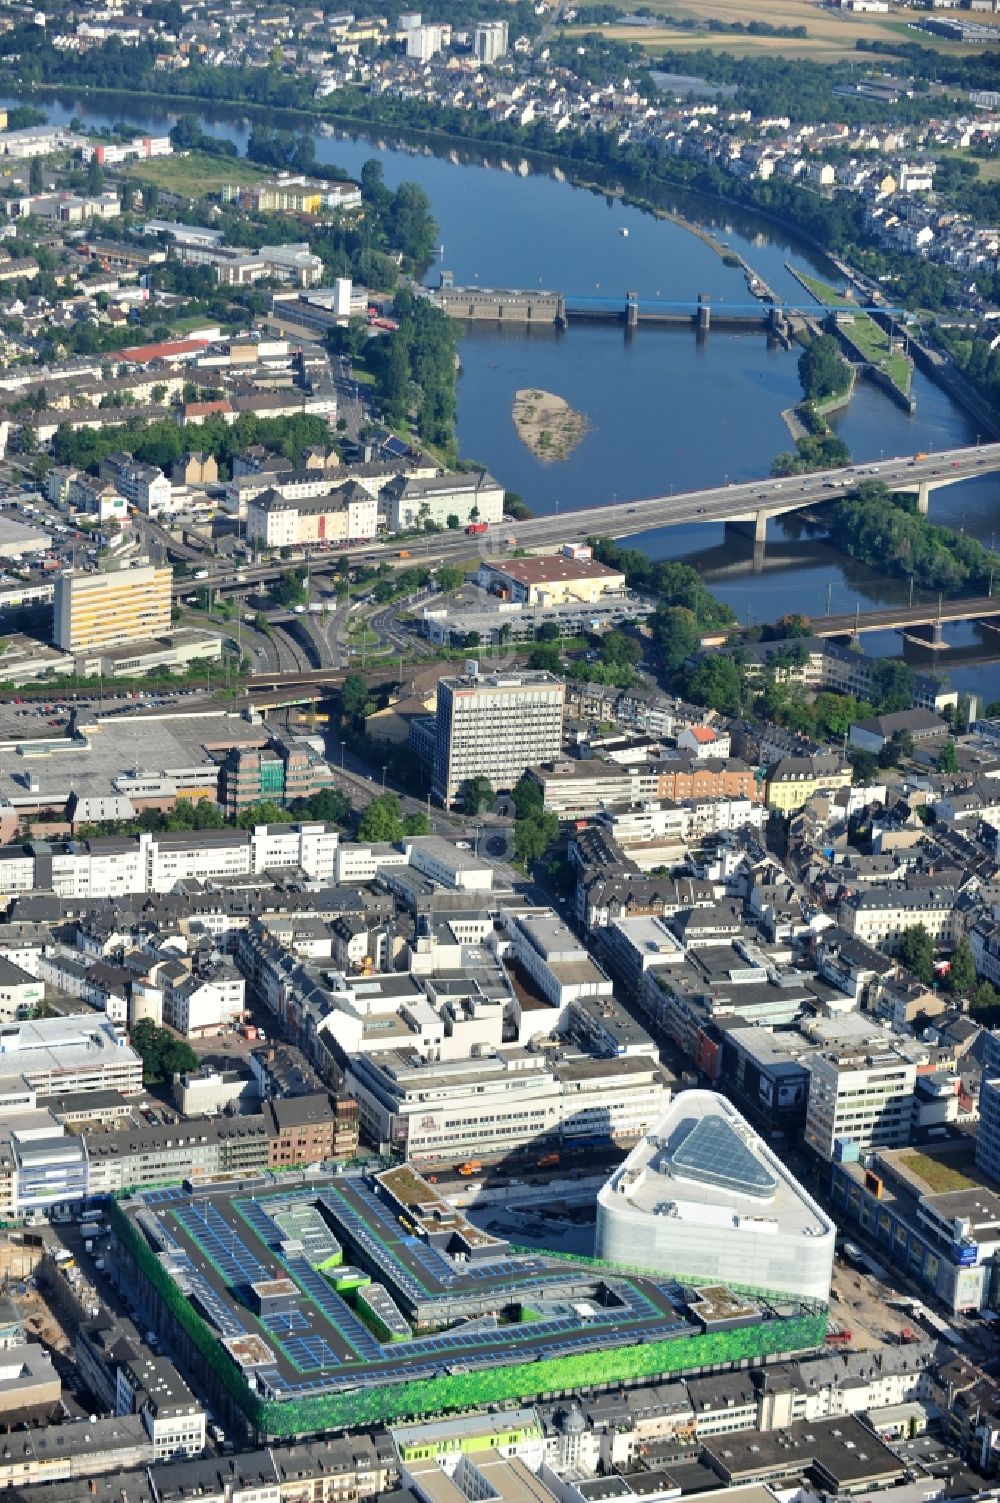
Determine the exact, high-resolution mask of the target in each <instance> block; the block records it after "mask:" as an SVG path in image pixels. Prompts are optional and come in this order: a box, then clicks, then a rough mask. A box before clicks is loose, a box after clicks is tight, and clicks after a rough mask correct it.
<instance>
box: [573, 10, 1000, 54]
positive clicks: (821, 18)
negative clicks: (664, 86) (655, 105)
mask: <svg viewBox="0 0 1000 1503" xmlns="http://www.w3.org/2000/svg"><path fill="white" fill-rule="evenodd" d="M619 3H621V4H622V5H623V7H624V8H628V9H631V8H633V6H634V8H638V4H639V0H619ZM642 5H643V9H644V10H649V11H652V12H654V13H655V14H657V15H664V16H670V17H672V18H675V19H677V20H679V21H690V20H693V21H699V22H708V21H723V22H735V21H740V22H746V21H748V20H754V21H764V22H767V24H768V25H770V26H804V27H805V30H806V35H805V36H804V37H769V36H736V35H727V34H726V33H724V32H713V31H707V30H701V29H700V28H699V29H698V30H694V31H676V30H674V29H673V28H672V27H662V28H660V27H654V26H649V27H633V26H621V25H614V24H612V25H609V26H604V27H602V28H601V33H602V35H604V36H606V37H608V38H610V39H613V40H614V41H618V42H632V43H635V44H636V45H641V46H643V47H644V48H645V49H646V50H647V51H648V52H650V53H657V52H667V51H683V52H693V51H697V50H698V49H700V48H703V47H710V48H712V49H713V50H714V51H718V52H729V53H731V54H732V55H733V56H734V57H759V56H775V57H785V58H807V59H809V60H811V61H813V62H820V63H839V62H843V61H845V60H851V61H857V60H858V56H859V54H858V52H857V48H856V43H857V42H859V41H883V42H894V41H896V42H918V43H919V44H920V45H921V46H923V47H933V48H935V49H937V50H938V51H942V52H955V53H961V54H963V55H968V54H969V53H970V52H975V50H976V48H975V47H974V46H966V45H964V44H962V43H959V42H948V41H946V40H945V39H944V38H943V37H935V36H933V35H932V34H931V33H930V32H922V31H916V30H914V29H913V28H912V27H911V26H909V25H908V24H907V23H908V22H909V21H910V20H912V18H913V12H912V11H909V10H903V9H901V8H899V7H894V8H893V10H891V11H890V13H889V14H888V15H887V16H884V15H866V14H864V13H859V14H857V15H855V14H854V13H853V12H844V11H840V10H833V9H831V8H830V7H828V6H825V5H821V4H818V3H816V0H755V4H754V5H753V7H752V9H749V8H748V7H747V4H746V0H642ZM975 19H976V20H977V21H986V22H987V23H990V24H996V25H997V40H998V43H1000V16H992V15H988V14H986V13H985V12H983V13H982V14H980V13H978V12H977V14H976V17H975ZM862 56H863V54H862Z"/></svg>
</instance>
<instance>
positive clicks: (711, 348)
mask: <svg viewBox="0 0 1000 1503" xmlns="http://www.w3.org/2000/svg"><path fill="white" fill-rule="evenodd" d="M32 97H33V102H37V103H38V104H39V106H40V107H42V108H45V109H46V110H47V111H48V113H49V116H50V118H51V119H52V120H53V121H55V122H62V121H68V120H69V119H71V118H72V117H73V116H74V115H76V116H79V117H80V118H81V119H82V120H83V121H84V122H85V123H86V124H87V125H89V126H92V127H101V126H110V125H113V124H114V123H115V122H116V121H125V122H127V123H128V124H130V125H134V126H137V127H142V128H143V129H146V130H148V131H150V132H154V133H158V132H161V131H165V130H167V129H169V127H170V126H171V125H172V124H173V123H174V121H175V120H176V118H177V111H175V110H172V109H170V108H169V107H167V106H165V105H161V104H148V103H147V104H137V103H136V102H135V101H134V100H133V99H131V98H128V99H123V100H122V101H121V104H120V105H119V104H118V102H117V101H110V100H108V99H101V100H99V101H91V100H88V99H86V98H81V97H74V96H73V95H72V94H69V93H68V94H66V95H60V96H51V95H44V96H32ZM16 102H17V101H14V100H11V101H3V100H0V103H16ZM202 124H203V127H204V128H205V130H207V131H208V132H209V133H211V134H213V135H215V136H217V137H220V138H225V139H228V140H231V141H234V142H235V143H236V144H237V146H238V147H239V149H240V150H241V151H243V150H245V147H246V139H247V135H248V133H249V125H248V123H247V122H246V121H244V120H241V119H240V118H239V116H238V114H236V113H234V112H231V111H225V110H220V111H217V112H208V113H207V114H206V115H205V116H203V117H202ZM315 141H316V155H317V157H318V159H319V160H320V161H322V162H332V163H337V164H339V165H340V166H342V167H343V168H345V169H346V170H347V171H348V172H349V173H351V174H352V175H354V176H356V175H357V174H358V172H359V171H360V168H361V165H362V163H363V162H364V161H366V160H367V159H368V158H369V157H371V156H372V155H377V156H378V157H379V158H380V160H381V161H382V164H383V170H384V174H385V180H386V182H387V184H388V185H389V186H390V187H394V186H395V185H396V184H398V183H399V182H401V181H403V180H405V179H408V180H411V181H416V182H419V183H420V184H421V185H422V186H423V187H424V188H425V189H426V191H427V193H428V194H429V196H430V199H431V203H432V205H433V210H434V214H435V216H436V218H437V221H438V224H439V226H440V231H441V235H440V238H441V242H442V245H443V254H442V255H441V257H440V258H439V259H438V261H437V262H436V263H435V266H434V267H432V269H431V271H430V272H429V273H428V280H429V281H433V280H434V279H435V278H436V276H437V275H438V274H439V272H440V268H441V267H442V266H443V267H446V268H447V269H448V270H449V271H451V272H452V273H453V274H454V278H455V281H456V282H457V283H459V284H462V283H478V284H479V285H480V286H482V287H490V286H495V287H525V288H530V287H551V288H557V289H559V290H561V291H565V292H567V293H570V294H577V295H578V296H582V295H593V296H611V297H615V298H619V297H620V298H621V299H622V300H623V301H624V297H625V292H626V290H627V289H635V290H636V291H637V292H638V294H639V297H640V300H641V299H642V298H643V297H647V298H649V297H655V296H657V295H660V296H662V297H664V298H685V299H687V298H693V297H694V296H695V295H696V294H697V293H699V292H704V293H707V294H709V295H710V296H711V297H712V299H713V302H714V303H715V304H719V303H721V302H723V301H725V300H726V299H727V298H728V299H730V300H733V301H737V302H745V301H746V297H747V294H746V288H745V284H744V280H743V276H742V273H741V272H740V271H739V270H736V269H734V268H730V267H727V266H726V265H725V264H724V263H723V261H722V260H721V258H720V257H719V256H718V255H717V254H716V252H715V251H714V250H713V249H712V248H711V247H710V246H709V245H708V244H706V243H705V241H703V240H702V239H701V238H699V237H698V236H697V235H695V234H693V233H691V232H690V231H689V230H687V229H685V228H684V227H683V226H682V225H679V224H677V223H675V222H673V221H672V220H669V219H664V218H659V217H656V216H654V215H652V214H651V213H649V212H647V211H645V210H641V209H638V208H635V207H632V206H630V205H627V204H625V203H623V202H622V201H621V199H620V197H618V196H617V195H615V194H613V193H610V192H606V191H603V190H601V189H597V188H589V187H576V186H573V185H571V184H570V183H569V182H567V181H566V180H565V177H564V175H563V174H562V173H561V172H560V171H558V170H552V169H551V168H550V169H547V170H539V171H533V170H532V168H531V167H530V166H529V164H528V163H527V162H526V161H524V160H522V159H521V158H520V157H519V155H518V154H517V153H516V152H503V151H500V150H498V149H486V148H482V149H478V148H476V147H475V146H470V147H469V148H468V149H466V148H462V149H461V150H449V149H448V148H447V147H443V146H435V147H434V148H433V149H432V148H430V147H429V146H419V147H415V146H413V145H412V144H409V143H407V142H406V141H405V140H401V139H399V138H398V137H395V136H393V137H391V138H390V137H388V136H386V135H385V134H384V133H380V132H374V131H373V132H370V133H368V134H365V135H362V134H350V135H348V134H338V135H336V136H334V135H331V134H327V133H325V132H324V133H322V134H317V135H316V137H315ZM659 202H660V203H661V204H662V206H663V207H664V208H666V209H669V210H673V211H675V212H680V213H682V214H684V215H685V217H686V218H688V219H689V220H691V221H696V222H697V223H699V224H700V225H702V226H704V227H705V228H707V229H709V230H710V231H711V232H712V234H713V235H714V236H715V238H716V239H717V240H719V241H722V242H724V243H725V244H726V245H727V246H730V247H731V248H732V249H733V250H734V251H738V252H739V253H740V254H741V255H743V256H745V257H746V259H747V261H748V262H749V263H750V264H751V265H752V266H753V267H754V268H755V270H756V271H757V272H759V273H760V274H761V275H762V276H763V277H764V279H765V280H766V281H767V282H768V283H769V285H770V286H771V287H772V288H774V290H775V291H776V292H777V293H778V294H779V295H788V296H789V297H790V298H791V299H793V300H796V301H798V300H800V299H801V296H802V293H801V289H800V288H798V286H797V284H796V283H795V282H794V280H793V279H792V278H791V276H790V275H789V273H788V272H787V270H786V265H785V263H786V262H787V261H793V262H794V263H795V264H796V265H798V266H801V267H804V268H806V269H810V268H811V269H814V270H816V271H818V272H819V273H820V274H824V273H826V274H829V270H830V268H829V267H828V266H827V265H826V264H825V263H824V261H823V258H822V257H821V256H819V255H818V254H817V253H816V252H814V251H813V250H812V249H811V248H810V247H809V246H808V245H805V244H803V243H801V242H799V241H797V240H796V239H795V237H794V236H792V235H791V234H788V233H786V232H785V231H783V230H782V229H780V228H779V227H776V226H775V225H773V224H771V223H770V222H768V221H765V220H763V219H761V218H759V217H758V216H755V215H752V214H749V213H746V212H744V211H741V210H735V209H733V210H731V209H729V208H728V207H726V206H724V205H721V204H717V203H713V202H711V201H708V200H704V199H698V198H695V197H693V196H692V195H689V194H683V193H680V192H672V191H670V190H666V189H664V190H662V192H661V194H660V199H659ZM623 230H627V231H628V234H627V235H623V234H622V233H621V232H622V231H623ZM460 357H461V362H462V371H461V377H460V382H459V414H458V435H459V443H460V448H461V451H462V453H463V454H464V455H468V456H470V457H473V458H476V459H478V460H480V461H482V463H484V464H485V465H487V466H488V467H489V469H490V470H491V471H492V472H493V473H494V474H495V475H496V476H497V477H498V479H500V480H501V482H502V483H503V484H504V485H505V486H506V487H507V488H508V489H510V490H513V491H518V492H519V493H520V494H521V495H522V496H523V497H524V499H525V501H526V502H527V503H528V504H529V505H530V506H531V507H532V509H533V510H535V511H537V512H551V511H554V510H557V509H558V508H559V507H560V506H565V507H569V506H576V505H581V504H584V505H585V504H588V503H590V502H597V501H607V500H608V499H609V498H612V497H618V498H620V499H621V500H623V501H625V500H627V499H629V498H633V499H634V498H635V497H638V496H646V495H655V494H662V493H664V492H665V491H667V490H669V489H670V487H671V486H672V487H673V488H674V489H676V490H684V489H687V488H690V487H694V486H698V485H703V484H708V483H713V482H716V483H717V482H720V481H724V480H726V479H731V480H732V479H750V478H753V477H756V476H761V475H766V474H767V472H768V468H769V466H770V463H771V460H772V459H773V457H774V455H775V454H776V453H777V452H778V450H780V449H784V448H789V447H790V446H791V440H790V437H789V434H788V431H787V429H786V427H785V424H784V422H783V420H782V417H781V411H782V409H783V408H785V407H788V406H791V405H792V404H793V403H794V402H795V401H796V400H797V399H798V397H799V396H800V390H799V385H798V379H797V374H796V354H795V352H787V351H784V350H782V349H780V348H777V347H775V346H773V345H769V344H768V342H767V340H766V338H765V337H764V335H763V334H762V333H758V332H746V333H737V332H730V331H723V330H712V331H711V332H710V333H709V335H708V336H707V338H703V339H698V338H696V336H695V334H694V333H693V332H689V331H687V330H664V329H655V328H649V327H648V326H647V327H642V328H640V329H639V330H638V332H637V333H636V334H635V336H634V337H632V338H626V337H625V334H624V331H623V329H622V328H621V327H620V326H617V325H611V324H608V325H600V324H597V325H593V324H591V325H581V324H571V326H570V327H569V328H568V329H567V330H565V331H562V332H556V331H554V330H552V331H545V330H537V329H536V330H531V331H520V332H518V331H516V330H511V329H508V330H500V329H497V328H495V327H493V326H473V328H472V329H471V331H470V332H469V333H468V334H467V335H466V337H465V338H463V340H462V343H461V346H460ZM522 386H539V387H543V388H546V389H548V390H551V391H555V392H558V393H559V395H561V396H563V397H565V398H566V399H567V400H568V401H569V402H570V403H571V404H572V406H574V407H576V408H578V409H579V410H580V411H582V412H584V413H585V414H586V415H587V418H588V421H589V424H590V428H589V431H588V433H587V435H586V437H585V438H584V440H583V442H582V443H581V444H580V445H579V447H578V448H577V449H576V450H575V452H574V453H573V455H572V456H571V457H570V458H569V459H568V460H566V461H563V462H558V463H550V464H545V463H543V462H542V461H541V460H539V459H537V458H536V457H535V456H533V455H532V454H531V453H530V452H529V451H528V450H527V449H526V448H525V447H524V446H523V445H522V444H521V442H520V440H519V439H518V438H517V435H516V434H515V432H514V428H513V424H512V422H511V405H512V400H513V395H514V392H515V391H516V390H517V388H518V387H522ZM913 392H914V396H915V397H916V412H915V414H914V415H913V416H910V415H908V414H906V413H905V412H903V411H902V409H901V408H899V407H897V406H896V404H895V403H894V402H892V401H891V400H890V399H889V397H888V396H887V395H886V394H885V393H883V392H882V391H881V390H879V389H878V388H876V387H874V386H872V385H870V384H869V383H868V382H865V381H860V382H859V383H858V386H857V389H856V393H855V396H854V398H853V400H852V402H851V403H850V406H849V407H848V408H847V409H846V410H845V412H844V413H843V414H841V415H840V416H839V417H838V418H837V419H836V420H835V423H834V426H835V428H836V430H837V432H838V433H839V434H840V435H841V437H842V438H843V439H844V440H845V442H846V443H847V445H848V447H849V448H850V451H851V454H852V456H853V457H854V459H856V460H866V459H877V458H879V457H880V456H881V455H893V454H904V453H912V452H914V451H915V450H917V449H935V448H942V447H946V446H947V445H950V444H959V443H975V441H976V438H977V433H976V427H975V423H974V421H973V420H972V419H971V418H970V417H968V416H967V415H966V414H965V412H964V411H963V410H962V409H961V408H959V407H958V406H957V405H956V404H955V402H953V401H952V399H951V398H950V397H949V396H948V395H947V394H946V393H945V392H944V391H942V390H941V389H940V388H939V387H937V386H936V385H934V384H933V383H932V382H931V381H929V380H928V379H927V378H926V377H925V376H923V375H921V373H920V372H917V373H916V374H915V378H914V387H913ZM931 515H932V518H933V519H935V520H940V521H941V522H944V523H948V524H951V525H954V526H956V527H960V526H964V527H965V528H966V530H967V531H968V532H969V533H970V534H972V535H974V536H976V537H978V538H980V539H981V540H982V541H983V542H986V543H989V542H990V541H991V539H992V538H993V536H994V534H997V535H1000V485H998V483H997V480H996V479H995V478H994V477H983V478H980V479H976V480H970V481H966V482H964V483H962V484H959V485H955V486H951V487H948V488H946V489H944V490H943V491H939V492H936V493H935V494H934V495H933V497H932V500H931ZM636 545H637V546H641V547H642V548H643V549H644V550H645V551H646V552H647V553H648V554H649V555H650V556H651V557H654V558H678V559H683V560H685V561H686V562H689V563H691V564H693V565H694V566H696V567H697V568H698V569H699V571H700V572H701V573H702V575H703V576H704V578H705V580H706V582H707V583H708V584H709V585H710V586H711V588H712V589H713V591H714V592H715V593H716V594H717V595H718V596H719V597H720V598H722V599H724V600H726V601H728V602H729V604H731V605H732V606H733V608H734V609H735V610H736V611H737V613H738V614H739V616H740V617H741V619H744V620H749V621H751V622H752V621H754V620H756V621H767V620H773V619H774V618H775V617H776V616H777V615H780V614H782V613H784V612H788V611H802V612H804V613H806V614H809V615H813V616H816V615H820V614H822V613H823V612H825V611H826V610H827V609H831V610H833V611H851V610H853V609H854V608H855V605H856V604H858V603H860V606H861V609H862V610H864V609H866V608H867V607H869V606H871V605H875V604H880V603H884V602H888V601H893V600H897V599H899V598H902V596H903V595H904V594H905V591H906V587H905V586H903V585H901V584H900V583H898V582H897V581H890V580H885V579H882V578H881V577H879V576H878V575H876V574H875V573H874V572H873V571H871V570H869V569H866V568H863V567H861V566H859V565H857V564H855V563H853V562H852V561H850V560H847V559H845V558H844V557H843V556H842V555H841V554H839V553H837V552H836V551H835V550H833V549H832V548H830V547H829V546H828V545H827V544H826V543H825V542H824V540H823V537H822V534H821V532H820V530H819V529H818V528H816V527H814V526H811V525H810V524H808V523H807V522H804V521H803V520H802V519H801V518H796V517H794V516H793V517H789V518H788V519H787V520H781V519H778V520H777V521H774V522H772V523H771V524H770V527H769V531H768V542H767V547H766V549H765V551H764V556H763V560H762V561H761V559H760V557H759V555H758V558H757V560H756V564H755V559H754V550H753V547H752V545H751V544H750V543H749V542H744V541H743V540H741V539H733V538H726V537H724V535H723V532H722V529H721V528H720V527H718V526H715V525H693V526H687V527H676V528H667V529H662V530H659V531H655V532H651V533H648V534H646V535H645V536H644V537H643V538H642V539H641V540H638V542H637V544H636ZM995 639H996V634H995V633H992V632H990V631H989V630H988V629H985V628H980V627H976V626H971V625H969V626H958V627H954V628H949V629H948V641H949V643H950V646H949V649H948V650H947V651H945V652H940V653H937V654H930V653H929V652H925V651H923V650H922V649H920V648H918V647H915V646H914V645H913V644H909V643H907V644H905V648H904V647H903V645H902V644H901V640H900V638H899V637H898V635H896V634H895V633H880V634H878V635H874V634H873V635H872V636H869V637H866V638H865V639H864V642H865V646H866V648H867V650H868V651H871V652H876V653H880V654H886V655H896V654H899V653H900V651H901V650H905V654H906V656H907V659H908V661H911V662H912V663H913V664H914V666H919V667H921V668H926V667H929V666H935V667H937V668H939V669H942V670H945V669H946V670H948V671H949V673H950V677H951V678H952V681H953V683H954V684H955V686H956V687H957V688H959V689H960V690H962V691H967V692H975V693H978V694H979V695H980V696H982V697H984V698H986V699H989V698H1000V664H998V663H995V662H994V661H993V657H994V653H996V652H998V651H1000V648H997V647H994V645H993V643H994V640H995Z"/></svg>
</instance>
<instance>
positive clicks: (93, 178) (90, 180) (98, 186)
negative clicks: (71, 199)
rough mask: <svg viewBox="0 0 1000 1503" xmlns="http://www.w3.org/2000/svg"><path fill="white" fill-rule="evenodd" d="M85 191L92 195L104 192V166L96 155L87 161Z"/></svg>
mask: <svg viewBox="0 0 1000 1503" xmlns="http://www.w3.org/2000/svg"><path fill="white" fill-rule="evenodd" d="M87 192H88V193H90V194H92V195H94V196H96V195H97V194H98V193H103V192H104V168H103V167H102V166H101V164H100V162H99V161H98V160H97V157H96V155H94V156H92V157H91V159H90V161H89V162H88V163H87Z"/></svg>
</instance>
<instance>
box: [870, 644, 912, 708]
mask: <svg viewBox="0 0 1000 1503" xmlns="http://www.w3.org/2000/svg"><path fill="white" fill-rule="evenodd" d="M870 683H871V696H872V700H873V702H874V704H875V706H876V708H877V709H878V712H879V714H880V715H891V714H893V713H895V712H896V711H898V710H908V709H909V708H910V705H911V703H912V701H913V671H912V669H911V668H910V666H909V665H908V664H907V663H904V662H903V661H902V659H901V658H880V659H879V660H878V662H877V663H874V664H873V665H872V669H871V677H870Z"/></svg>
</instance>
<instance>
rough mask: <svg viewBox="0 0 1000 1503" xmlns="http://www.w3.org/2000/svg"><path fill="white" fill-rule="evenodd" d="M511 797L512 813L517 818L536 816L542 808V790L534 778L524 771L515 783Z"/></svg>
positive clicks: (540, 812)
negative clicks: (512, 801)
mask: <svg viewBox="0 0 1000 1503" xmlns="http://www.w3.org/2000/svg"><path fill="white" fill-rule="evenodd" d="M511 796H512V798H513V800H514V813H515V815H516V817H517V818H518V819H530V818H538V817H539V816H540V815H541V814H542V811H543V809H544V798H543V795H542V790H541V788H540V787H539V786H538V784H537V783H536V782H535V779H534V778H531V777H529V776H528V774H527V773H525V774H524V775H523V776H522V777H521V779H520V780H519V781H518V782H517V783H516V784H515V786H514V789H513V792H512V795H511Z"/></svg>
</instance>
